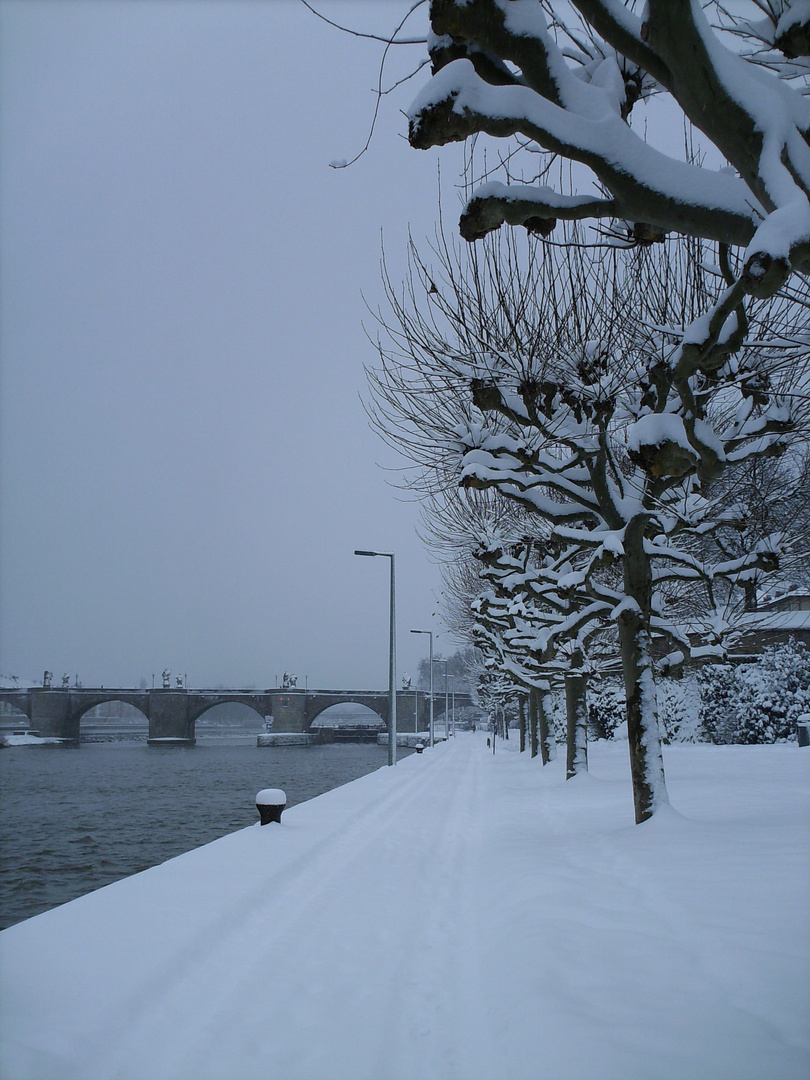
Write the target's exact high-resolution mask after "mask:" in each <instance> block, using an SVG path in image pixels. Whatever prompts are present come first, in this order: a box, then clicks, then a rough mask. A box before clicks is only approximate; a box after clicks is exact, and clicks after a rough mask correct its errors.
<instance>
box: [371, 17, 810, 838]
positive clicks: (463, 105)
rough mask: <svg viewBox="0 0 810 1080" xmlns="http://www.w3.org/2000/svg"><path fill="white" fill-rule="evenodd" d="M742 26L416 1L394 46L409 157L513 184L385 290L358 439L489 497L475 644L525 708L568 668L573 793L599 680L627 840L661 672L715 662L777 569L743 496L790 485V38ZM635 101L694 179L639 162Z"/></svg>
mask: <svg viewBox="0 0 810 1080" xmlns="http://www.w3.org/2000/svg"><path fill="white" fill-rule="evenodd" d="M747 6H748V8H750V9H751V10H750V11H748V10H745V8H746V5H744V4H743V5H740V4H734V5H730V4H726V3H723V2H720V0H708V2H701V0H644V2H641V0H430V3H429V21H430V32H429V34H427V35H426V36H425V37H424V39H423V40H424V44H423V45H422V46H419V45H418V41H419V38H418V37H414V36H412V35H410V34H405V35H404V36H401V37H396V41H397V42H399V41H402V43H403V44H408V45H409V46H413V45H414V44H416V47H418V48H419V47H421V48H426V50H427V57H428V60H429V62H430V66H431V73H432V74H431V78H430V80H429V81H428V83H427V84H426V85H425V86H424V87H423V89H422V90H421V91H420V92H419V93H418V95H417V97H416V99H415V100H414V101H413V103H412V105H411V106H410V108H409V110H408V119H409V128H408V138H409V141H410V143H411V145H412V146H413V147H414V148H417V149H422V150H426V149H429V148H433V147H440V146H443V145H445V144H448V143H451V142H468V143H469V144H470V146H471V147H473V148H476V147H478V146H479V144H480V145H483V146H484V147H487V146H488V147H489V148H490V149H489V153H490V155H491V156H490V158H489V160H492V159H493V158H495V159H496V160H497V161H498V162H499V164H500V171H501V174H502V175H501V180H505V181H506V182H501V180H494V179H493V178H492V175H491V173H490V172H488V171H487V168H486V167H484V169H483V172H481V173H480V177H479V179H480V181H481V182H480V183H478V184H477V186H475V187H474V188H473V189H472V190H471V191H469V193H468V197H467V199H466V202H465V206H464V209H463V212H462V214H461V218H460V222H459V231H460V235H461V236H462V238H463V239H464V240H466V241H469V242H470V243H471V245H472V244H473V242H475V245H474V246H470V247H469V248H467V250H465V251H464V252H462V251H461V250H459V249H458V248H456V247H455V246H454V245H453V244H452V243H449V242H448V241H447V240H446V239H445V237H444V235H442V234H440V235H439V236H438V238H437V241H436V243H435V244H434V245H433V247H432V248H431V249H427V250H425V251H419V250H417V248H416V247H415V246H412V248H411V251H410V266H409V272H408V276H407V279H406V281H405V283H404V286H403V287H401V288H400V286H399V285H395V284H394V283H393V282H392V281H391V280H390V279H388V278H386V286H387V297H388V304H389V308H388V311H386V312H382V313H381V315H380V322H381V327H380V335H379V339H378V342H377V345H378V350H379V358H380V363H379V366H378V367H377V368H375V369H374V370H373V371H372V372H371V373H370V379H371V386H372V396H373V403H372V405H371V411H372V414H373V417H374V421H375V423H376V425H377V427H378V429H379V430H380V433H381V434H382V435H383V437H385V438H387V439H389V440H390V441H392V442H393V443H394V444H395V445H396V446H397V448H398V449H399V450H401V451H402V452H403V453H404V454H405V455H406V456H407V457H408V458H410V459H411V461H412V462H413V463H414V464H415V465H416V466H417V469H416V472H415V473H414V479H413V481H412V483H413V484H414V485H415V486H416V488H417V490H419V491H420V492H421V493H422V494H424V495H425V496H426V497H431V498H434V499H440V500H443V501H444V503H445V504H446V505H447V506H449V505H450V504H451V503H452V502H453V500H454V499H463V498H464V496H463V495H459V494H458V492H459V490H460V491H461V492H467V493H469V492H470V491H475V492H479V493H485V494H487V495H489V496H490V499H489V502H488V503H487V504H486V505H487V506H490V507H493V506H494V507H496V509H495V511H494V512H493V516H492V519H491V521H489V522H488V523H487V525H486V527H485V528H484V529H482V530H479V535H477V536H475V537H473V536H471V535H470V533H471V532H474V531H475V530H474V529H473V528H472V526H471V525H470V524H469V523H467V524H465V525H464V526H463V528H462V529H461V533H462V534H463V536H464V543H463V544H461V545H459V547H460V548H462V549H463V550H464V557H463V558H462V563H464V562H465V560H467V559H468V558H469V559H471V560H472V562H471V564H470V565H471V566H474V567H476V568H477V569H476V570H475V571H474V572H472V574H473V576H474V577H475V576H477V577H478V578H479V579H480V582H479V583H480V590H479V594H478V595H476V597H475V598H474V600H472V601H471V607H470V612H471V616H472V619H473V624H474V627H475V629H474V630H473V631H472V633H473V636H474V637H475V638H476V640H477V641H478V642H479V643H482V645H483V646H485V647H486V648H487V649H488V650H489V651H490V656H491V657H494V658H497V661H496V662H497V664H498V665H499V670H500V672H501V673H502V674H503V673H508V674H509V676H510V677H511V678H514V680H515V681H516V683H517V684H518V685H528V686H530V687H532V688H533V690H534V691H536V693H534V694H533V695H532V700H535V701H536V699H537V697H538V694H540V695H542V692H543V688H544V687H545V686H546V685H547V682H548V678H549V677H555V676H559V673H560V672H561V671H563V670H564V671H565V677H566V679H567V691H570V694H568V695H567V696H569V698H570V710H569V716H570V717H572V718H573V719H572V723H573V728H574V735H573V744H574V746H573V750H572V749H571V747H570V746H569V767H570V768H574V769H575V768H577V767H579V765H580V764H581V754H580V751H579V750H578V749H577V745H576V739H577V736H576V725H577V723H578V720H577V717H579V716H581V711H582V710H581V701H582V694H583V693H584V687H585V683H586V681H587V676H588V674H589V671H590V669H591V668H592V667H593V666H594V664H602V663H604V664H610V663H615V662H616V661H617V660H618V662H619V663H620V666H621V670H622V673H623V678H624V684H625V691H626V698H627V721H628V735H629V744H630V757H631V771H632V779H633V792H634V803H635V814H636V820H637V821H643V820H645V819H646V818H648V817H649V816H650V815H651V814H652V813H653V812H654V811H655V809H656V807H658V806H660V805H661V804H663V803H664V802H665V801H666V798H667V795H666V786H665V780H664V771H663V764H662V759H661V752H660V745H659V737H658V726H657V720H656V690H655V686H656V683H655V680H656V677H657V675H658V674H661V673H664V672H670V673H672V672H676V671H677V670H678V669H679V668H680V667H681V666H682V664H683V663H684V662H685V661H686V660H687V659H691V660H693V661H704V660H710V659H717V658H720V657H722V656H723V655H724V652H725V648H726V642H727V638H728V633H729V630H730V623H731V622H732V621H733V620H731V619H730V615H731V614H732V613H733V612H734V610H735V599H734V596H735V593H736V592H738V591H739V592H741V593H742V596H743V604H745V603H746V602H747V604H748V606H749V607H750V606H751V605H752V604H754V603H755V602H756V588H757V582H758V580H759V579H760V578H761V576H762V575H763V574H766V573H769V572H773V571H774V570H775V569H776V567H777V566H778V564H779V561H780V559H784V556H785V552H786V550H787V539H786V536H785V529H784V528H782V527H776V528H774V525H777V524H778V522H777V519H778V518H779V516H780V515H779V514H778V513H777V511H776V510H775V509H773V502H772V500H769V499H764V498H763V499H762V500H761V506H760V510H759V511H757V512H756V513H753V512H752V505H753V500H752V499H751V498H750V497H749V496H750V494H751V481H752V479H756V480H757V481H759V480H760V479H765V478H771V479H772V478H774V477H776V483H777V485H782V486H790V485H791V484H792V483H794V481H795V482H797V483H798V482H799V480H800V479H801V477H802V476H804V475H806V471H805V472H804V473H802V469H803V465H802V454H801V452H799V453H798V463H797V459H796V455H795V453H794V451H793V450H792V446H793V445H795V441H796V440H797V439H800V438H803V437H804V422H805V415H804V402H805V400H806V386H805V380H806V366H807V365H806V359H807V350H808V340H810V336H809V335H808V329H807V311H808V294H807V287H806V274H807V272H808V269H810V201H809V200H808V195H809V194H810V103H809V102H808V73H810V66H809V64H808V54H810V14H808V8H807V4H806V3H804V2H803V0H753V2H752V3H751V4H749V5H747ZM420 11H424V6H423V4H422V3H418V2H417V3H413V4H411V5H409V7H408V8H407V9H405V7H404V6H403V16H404V17H403V19H402V20H401V22H400V23H399V28H400V29H401V28H402V27H403V26H404V24H405V22H406V21H407V20H408V19H409V18H410V17H411V16H413V17H414V18H416V17H418V13H419V12H420ZM397 33H399V30H398V31H397ZM382 36H383V37H385V35H382ZM393 40H394V39H392V40H391V42H390V43H393ZM387 52H388V49H386V55H387ZM422 66H423V62H422V63H420V64H419V66H418V67H417V71H419V70H421V68H422ZM656 100H658V101H663V102H666V103H667V104H668V106H670V107H671V110H672V111H674V112H676V113H679V114H680V117H681V119H682V121H683V123H684V125H685V126H686V128H687V129H688V131H690V132H695V133H697V136H696V137H697V143H698V144H699V145H700V146H701V147H703V148H704V149H705V150H708V151H710V152H711V153H710V154H709V156H708V157H706V156H704V155H703V154H702V153H695V152H694V149H693V150H691V151H690V149H689V147H690V145H691V146H693V147H694V145H695V144H694V143H692V141H691V137H690V138H687V139H686V140H685V143H686V149H685V150H683V149H681V148H680V146H678V145H676V143H677V140H672V143H671V145H670V146H668V147H667V148H666V149H663V150H662V149H658V148H657V147H656V146H654V145H653V144H652V143H651V141H649V140H648V138H647V133H648V127H647V124H646V122H645V120H644V118H643V116H642V117H641V122H640V123H639V112H640V110H641V108H642V105H643V104H644V103H650V102H654V101H656ZM661 115H663V114H661ZM493 148H494V149H493ZM718 157H719V159H720V162H721V163H725V164H724V167H722V168H718V167H717V165H718V160H717V159H718ZM469 160H470V161H472V160H474V153H473V152H472V151H471V154H470V158H469ZM478 160H481V157H479V159H478ZM483 160H484V161H485V162H486V160H487V158H486V157H484V158H483ZM561 163H562V164H563V165H565V166H566V168H561V167H559V166H560V164H561ZM553 167H554V168H555V170H556V172H555V174H556V173H559V175H560V176H561V177H562V178H563V182H562V183H561V184H560V185H558V186H557V187H556V188H555V187H553V186H551V185H549V183H548V180H549V177H550V176H552V168H553ZM472 171H473V170H471V174H472ZM587 221H590V222H592V223H593V225H592V229H591V231H590V232H588V233H581V232H579V231H578V229H579V227H580V226H579V224H578V223H585V222H587ZM504 225H509V226H523V228H524V230H525V234H523V235H525V237H526V239H525V242H518V240H517V239H516V238H515V237H514V235H510V234H509V231H507V235H506V236H503V235H502V232H503V230H502V226H504ZM583 227H584V226H583ZM593 235H598V236H601V237H602V238H603V239H605V240H607V242H608V243H609V244H612V245H613V246H612V247H608V248H606V249H601V250H600V249H596V250H594V249H592V248H589V247H586V245H585V240H586V239H587V240H588V241H590V240H591V238H592V236H593ZM621 245H625V246H629V248H630V250H629V251H621V250H620V249H619V248H620V246H621ZM791 454H793V455H794V456H793V457H791ZM776 461H781V465H779V466H776V467H775V468H776V471H775V472H774V471H773V469H774V467H773V463H774V462H776ZM780 470H781V471H780ZM757 490H758V491H759V492H764V487H762V486H761V485H760V486H759V487H758V489H757ZM504 504H506V505H508V506H509V507H510V509H511V510H512V511H515V512H517V511H519V514H518V513H508V512H503V510H502V506H503V505H504ZM464 505H465V509H464V510H463V512H461V511H460V512H459V513H461V516H464V515H466V514H467V513H468V510H469V506H470V505H474V511H473V517H476V516H480V512H481V505H478V504H466V503H465V504H464ZM482 505H483V504H482ZM456 516H458V515H456ZM783 516H784V515H783ZM781 524H784V522H782V523H781ZM441 542H443V543H446V542H447V537H444V538H443V540H442V541H441ZM464 573H469V571H467V570H465V571H464ZM570 726H571V725H570V724H569V727H570ZM572 754H573V761H572V757H571V755H572Z"/></svg>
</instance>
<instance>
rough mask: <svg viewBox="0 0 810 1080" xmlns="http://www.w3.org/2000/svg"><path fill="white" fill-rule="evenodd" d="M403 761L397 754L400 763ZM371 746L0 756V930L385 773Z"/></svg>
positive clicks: (233, 745)
mask: <svg viewBox="0 0 810 1080" xmlns="http://www.w3.org/2000/svg"><path fill="white" fill-rule="evenodd" d="M403 752H406V751H399V753H400V754H402V753H403ZM387 760H388V751H387V748H386V747H383V746H377V745H376V744H375V743H335V744H333V745H328V746H285V747H257V745H256V731H255V729H254V730H252V731H250V732H247V731H245V732H242V733H239V734H236V733H232V732H231V733H222V734H220V735H219V737H217V736H216V735H212V736H209V737H206V738H202V739H200V741H199V742H198V743H197V745H196V746H194V747H177V746H171V747H159V746H147V745H146V741H145V733H144V735H143V736H142V737H140V738H132V737H130V738H121V739H115V740H113V741H108V742H84V743H82V744H81V745H80V746H78V747H65V746H18V747H7V748H5V749H3V750H2V751H0V859H2V863H1V864H0V929H2V928H4V927H7V926H11V925H12V924H13V923H16V922H20V921H21V920H22V919H27V918H30V917H31V916H32V915H37V914H39V913H40V912H42V911H47V910H48V909H49V908H52V907H55V906H56V905H57V904H63V903H65V902H66V901H68V900H73V899H75V898H76V897H77V896H82V895H83V894H84V893H86V892H90V891H91V890H93V889H98V888H100V887H101V886H102V885H109V884H110V882H113V881H117V880H118V879H119V878H122V877H126V876H127V875H129V874H135V873H137V872H138V871H140V870H145V869H146V868H147V867H149V866H155V865H156V864H157V863H161V862H164V861H165V860H166V859H170V858H172V857H173V856H175V855H180V854H182V853H183V852H184V851H190V850H191V849H192V848H195V847H199V846H200V845H201V844H207V843H209V842H210V841H211V840H216V839H217V838H218V837H220V836H224V835H225V834H226V833H229V832H233V831H234V830H235V829H240V828H242V827H244V826H246V825H252V824H253V823H254V822H257V821H258V814H257V812H256V804H255V795H256V792H257V791H260V790H261V789H262V788H265V787H280V788H283V789H284V791H285V792H286V793H287V805H288V806H293V805H294V804H295V803H299V802H303V801H304V800H305V799H312V798H314V797H315V796H316V795H320V794H322V793H323V792H325V791H330V790H331V789H332V788H334V787H338V786H339V785H340V784H345V783H348V782H349V781H350V780H355V779H357V777H359V776H363V775H364V774H365V773H368V772H372V771H373V770H374V769H377V768H379V767H380V766H383V765H385V764H386V763H387Z"/></svg>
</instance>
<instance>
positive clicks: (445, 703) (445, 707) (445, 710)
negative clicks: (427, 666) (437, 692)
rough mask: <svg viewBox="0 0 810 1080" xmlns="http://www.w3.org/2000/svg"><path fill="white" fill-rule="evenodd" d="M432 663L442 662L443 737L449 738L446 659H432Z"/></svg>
mask: <svg viewBox="0 0 810 1080" xmlns="http://www.w3.org/2000/svg"><path fill="white" fill-rule="evenodd" d="M433 663H434V664H444V737H445V739H449V738H450V717H449V716H448V712H449V710H448V705H449V704H450V703H449V701H448V700H447V661H446V660H438V659H437V660H434V661H433Z"/></svg>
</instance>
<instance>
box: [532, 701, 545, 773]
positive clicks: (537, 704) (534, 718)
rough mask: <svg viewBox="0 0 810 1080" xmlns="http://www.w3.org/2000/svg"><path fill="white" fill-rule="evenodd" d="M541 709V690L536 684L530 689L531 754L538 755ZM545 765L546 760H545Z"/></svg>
mask: <svg viewBox="0 0 810 1080" xmlns="http://www.w3.org/2000/svg"><path fill="white" fill-rule="evenodd" d="M539 711H540V691H539V690H537V689H536V688H535V687H534V686H533V687H532V688H531V690H530V691H529V744H530V746H531V756H532V757H533V758H534V757H537V714H538V713H539ZM543 764H544V765H545V761H544V762H543Z"/></svg>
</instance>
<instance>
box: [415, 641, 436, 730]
mask: <svg viewBox="0 0 810 1080" xmlns="http://www.w3.org/2000/svg"><path fill="white" fill-rule="evenodd" d="M411 633H412V634H428V635H429V637H430V745H431V746H433V631H432V630H411Z"/></svg>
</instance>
